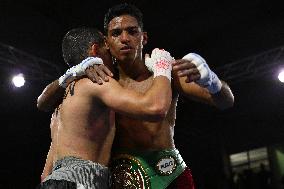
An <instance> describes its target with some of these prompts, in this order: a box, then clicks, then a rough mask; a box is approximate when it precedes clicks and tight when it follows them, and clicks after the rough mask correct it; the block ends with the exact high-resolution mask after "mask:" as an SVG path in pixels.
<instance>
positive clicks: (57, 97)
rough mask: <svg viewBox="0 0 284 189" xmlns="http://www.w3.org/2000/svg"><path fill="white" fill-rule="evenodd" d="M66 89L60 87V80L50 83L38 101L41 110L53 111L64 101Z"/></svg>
mask: <svg viewBox="0 0 284 189" xmlns="http://www.w3.org/2000/svg"><path fill="white" fill-rule="evenodd" d="M64 93H65V89H64V88H62V87H60V86H59V82H58V79H57V80H55V81H53V82H52V83H50V84H49V85H48V86H47V87H46V88H45V89H44V90H43V92H42V94H41V95H40V96H39V97H38V99H37V107H38V109H39V110H42V111H45V112H48V111H53V110H54V109H55V108H56V107H57V106H58V105H59V104H60V103H61V101H62V99H63V96H64Z"/></svg>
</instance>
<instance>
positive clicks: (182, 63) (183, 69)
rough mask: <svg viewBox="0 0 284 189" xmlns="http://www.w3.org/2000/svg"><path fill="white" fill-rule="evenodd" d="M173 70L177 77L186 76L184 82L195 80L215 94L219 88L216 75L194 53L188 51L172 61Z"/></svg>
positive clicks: (219, 84) (219, 83) (219, 82)
mask: <svg viewBox="0 0 284 189" xmlns="http://www.w3.org/2000/svg"><path fill="white" fill-rule="evenodd" d="M173 70H174V71H177V74H178V76H179V77H186V80H185V82H186V83H189V82H193V81H194V82H196V83H197V84H198V85H200V86H201V87H205V88H207V89H208V90H209V92H210V93H212V94H215V93H217V92H218V91H220V90H221V87H222V83H221V81H220V80H219V78H218V76H217V75H216V74H215V73H214V72H213V71H211V70H210V68H209V66H208V64H207V63H206V61H205V60H204V59H203V58H202V57H201V56H199V55H198V54H195V53H189V54H187V55H186V56H184V57H183V58H182V59H181V60H177V61H175V62H174V63H173Z"/></svg>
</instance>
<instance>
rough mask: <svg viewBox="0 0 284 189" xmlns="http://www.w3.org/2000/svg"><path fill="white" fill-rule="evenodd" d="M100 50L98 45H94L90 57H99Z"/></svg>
mask: <svg viewBox="0 0 284 189" xmlns="http://www.w3.org/2000/svg"><path fill="white" fill-rule="evenodd" d="M98 48H99V46H98V45H97V44H96V43H94V44H93V45H92V46H91V49H90V51H89V55H90V56H97V52H98Z"/></svg>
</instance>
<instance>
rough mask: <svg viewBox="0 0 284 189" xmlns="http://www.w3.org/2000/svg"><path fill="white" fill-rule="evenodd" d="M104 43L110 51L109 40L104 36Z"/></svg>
mask: <svg viewBox="0 0 284 189" xmlns="http://www.w3.org/2000/svg"><path fill="white" fill-rule="evenodd" d="M104 43H105V47H106V49H107V50H109V46H108V43H107V38H106V36H104Z"/></svg>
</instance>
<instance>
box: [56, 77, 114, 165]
mask: <svg viewBox="0 0 284 189" xmlns="http://www.w3.org/2000/svg"><path fill="white" fill-rule="evenodd" d="M82 80H85V79H81V80H78V81H75V82H73V83H71V84H70V85H69V87H67V89H66V95H65V98H64V100H63V102H62V105H61V108H60V110H59V112H60V119H59V124H58V132H57V153H56V154H57V159H60V158H62V157H64V156H75V157H80V158H82V159H86V160H91V161H94V162H97V163H100V164H102V165H107V164H108V161H109V156H110V150H111V145H112V142H113V137H114V132H115V126H114V112H112V111H111V110H110V109H109V108H108V107H106V106H105V105H104V104H103V103H102V102H101V101H100V100H99V99H95V98H92V97H90V96H89V95H86V93H85V89H84V87H82V85H80V83H81V82H82Z"/></svg>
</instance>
